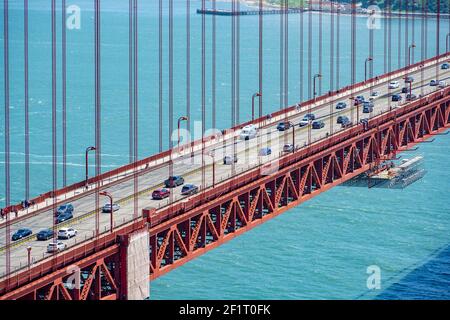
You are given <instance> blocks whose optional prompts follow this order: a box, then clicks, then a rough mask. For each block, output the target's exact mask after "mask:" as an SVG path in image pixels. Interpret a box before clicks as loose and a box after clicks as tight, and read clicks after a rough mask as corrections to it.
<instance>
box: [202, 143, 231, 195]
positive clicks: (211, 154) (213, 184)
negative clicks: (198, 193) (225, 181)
mask: <svg viewBox="0 0 450 320" xmlns="http://www.w3.org/2000/svg"><path fill="white" fill-rule="evenodd" d="M204 155H206V156H210V157H211V159H212V180H213V183H212V186H213V188H214V187H215V186H216V157H215V155H214V153H212V152H211V153H204ZM233 161H234V159H233Z"/></svg>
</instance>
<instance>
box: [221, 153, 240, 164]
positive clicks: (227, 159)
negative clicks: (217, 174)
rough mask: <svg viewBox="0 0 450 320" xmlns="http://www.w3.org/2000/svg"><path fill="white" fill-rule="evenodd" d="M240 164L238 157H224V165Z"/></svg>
mask: <svg viewBox="0 0 450 320" xmlns="http://www.w3.org/2000/svg"><path fill="white" fill-rule="evenodd" d="M233 162H234V163H236V162H238V157H237V155H226V156H225V157H223V164H232V163H233Z"/></svg>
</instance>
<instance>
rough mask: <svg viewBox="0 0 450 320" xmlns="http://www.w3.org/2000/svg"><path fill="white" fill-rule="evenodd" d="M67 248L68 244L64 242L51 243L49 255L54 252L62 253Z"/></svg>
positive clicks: (48, 246)
mask: <svg viewBox="0 0 450 320" xmlns="http://www.w3.org/2000/svg"><path fill="white" fill-rule="evenodd" d="M66 248H67V244H65V243H64V242H62V241H58V242H50V243H49V244H48V245H47V252H48V253H54V252H58V251H62V250H64V249H66Z"/></svg>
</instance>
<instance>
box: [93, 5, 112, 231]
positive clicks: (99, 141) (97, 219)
mask: <svg viewBox="0 0 450 320" xmlns="http://www.w3.org/2000/svg"><path fill="white" fill-rule="evenodd" d="M94 25H95V39H94V40H95V147H96V151H95V174H96V176H99V175H100V174H101V154H102V127H101V119H102V115H101V55H100V50H101V47H100V36H101V35H100V0H95V19H94ZM99 188H100V180H97V181H96V188H95V209H96V210H95V235H96V236H99V231H100V230H99V229H100V212H99V208H100V195H99ZM111 210H112V208H111Z"/></svg>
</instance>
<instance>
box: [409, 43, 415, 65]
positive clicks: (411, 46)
mask: <svg viewBox="0 0 450 320" xmlns="http://www.w3.org/2000/svg"><path fill="white" fill-rule="evenodd" d="M415 47H416V45H415V44H414V43H413V44H411V45H410V46H409V47H408V66H409V65H411V49H414V48H415Z"/></svg>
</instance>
